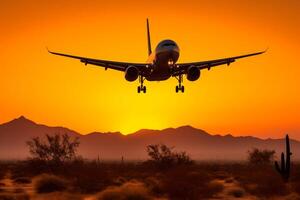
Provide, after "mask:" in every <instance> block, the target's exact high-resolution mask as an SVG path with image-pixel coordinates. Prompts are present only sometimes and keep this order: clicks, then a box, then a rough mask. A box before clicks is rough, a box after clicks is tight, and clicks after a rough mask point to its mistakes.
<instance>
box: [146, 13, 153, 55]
mask: <svg viewBox="0 0 300 200" xmlns="http://www.w3.org/2000/svg"><path fill="white" fill-rule="evenodd" d="M147 39H148V55H150V54H151V52H152V50H151V39H150V30H149V20H148V18H147Z"/></svg>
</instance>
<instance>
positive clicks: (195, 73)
mask: <svg viewBox="0 0 300 200" xmlns="http://www.w3.org/2000/svg"><path fill="white" fill-rule="evenodd" d="M199 77H200V70H199V68H198V67H195V66H190V67H189V68H188V70H187V75H186V78H187V80H189V81H196V80H198V78H199Z"/></svg>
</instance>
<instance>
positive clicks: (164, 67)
mask: <svg viewBox="0 0 300 200" xmlns="http://www.w3.org/2000/svg"><path fill="white" fill-rule="evenodd" d="M147 40H148V60H147V61H146V62H145V63H128V62H117V61H110V60H99V59H93V58H86V57H80V56H73V55H68V54H63V53H57V52H52V51H49V50H48V52H49V53H52V54H55V55H59V56H66V57H70V58H75V59H78V60H80V61H81V62H82V63H84V64H85V65H87V64H91V65H97V66H101V67H104V68H105V70H107V69H108V68H109V69H114V70H118V71H122V72H125V79H126V80H127V81H130V82H132V81H135V80H137V79H139V83H140V85H139V86H138V88H137V91H138V93H140V92H141V91H142V92H144V93H146V86H144V81H145V80H147V81H163V80H167V79H169V78H170V77H175V78H176V79H177V80H178V85H177V86H176V88H175V89H176V90H175V91H176V92H178V91H181V92H184V86H183V85H182V81H183V75H186V78H187V80H189V81H196V80H198V79H199V77H200V71H201V70H203V69H208V70H210V68H211V67H215V66H219V65H223V64H227V65H229V64H230V63H232V62H234V61H235V60H237V59H239V58H245V57H249V56H255V55H259V54H262V53H264V52H265V51H260V52H256V53H251V54H245V55H240V56H235V57H228V58H222V59H216V60H208V61H200V62H190V63H176V62H177V60H178V58H179V47H178V45H177V44H176V43H175V42H174V41H173V40H163V41H161V42H160V43H159V44H158V45H157V46H156V48H155V50H154V51H153V52H152V49H151V40H150V30H149V20H148V19H147Z"/></svg>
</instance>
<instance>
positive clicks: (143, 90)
mask: <svg viewBox="0 0 300 200" xmlns="http://www.w3.org/2000/svg"><path fill="white" fill-rule="evenodd" d="M144 80H145V78H144V77H142V76H139V82H140V84H141V85H140V86H138V87H137V92H138V93H140V92H144V93H146V86H144V85H143V84H144Z"/></svg>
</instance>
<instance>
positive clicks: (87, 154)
mask: <svg viewBox="0 0 300 200" xmlns="http://www.w3.org/2000/svg"><path fill="white" fill-rule="evenodd" d="M54 133H59V134H64V133H66V134H68V135H70V136H71V137H79V139H80V146H79V149H78V154H79V155H81V156H83V157H84V158H89V159H95V158H97V157H98V156H99V158H100V159H103V160H119V159H121V157H122V156H123V157H124V158H125V159H127V160H144V159H146V158H147V152H146V146H147V145H149V144H158V143H163V144H167V145H169V146H172V147H174V148H175V149H174V150H177V151H186V152H187V153H188V154H189V155H190V156H191V157H192V159H194V160H214V161H236V160H246V159H247V152H248V151H249V150H251V149H252V148H259V149H271V150H275V151H276V153H277V155H279V153H281V152H282V151H284V140H283V139H260V138H256V137H252V136H240V137H234V136H232V135H225V136H221V135H210V134H209V133H207V132H205V131H203V130H201V129H196V128H194V127H192V126H181V127H178V128H167V129H163V130H149V129H141V130H139V131H137V132H135V133H132V134H129V135H122V134H121V133H120V132H111V133H100V132H93V133H90V134H87V135H82V134H80V133H77V132H75V131H73V130H70V129H68V128H64V127H49V126H46V125H41V124H37V123H35V122H33V121H31V120H29V119H27V118H25V117H24V116H21V117H19V118H17V119H14V120H12V121H10V122H7V123H4V124H1V125H0V159H25V158H27V157H28V156H29V152H28V148H27V146H26V141H28V140H30V139H31V138H33V137H37V136H39V137H42V138H43V137H44V135H45V134H54ZM291 148H292V152H293V157H292V159H293V160H300V159H299V158H300V142H299V141H297V140H291Z"/></svg>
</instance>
